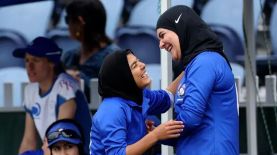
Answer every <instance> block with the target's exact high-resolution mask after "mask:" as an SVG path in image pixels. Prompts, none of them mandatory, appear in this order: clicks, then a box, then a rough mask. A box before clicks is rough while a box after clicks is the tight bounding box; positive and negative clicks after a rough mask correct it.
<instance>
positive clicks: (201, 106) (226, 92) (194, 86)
mask: <svg viewBox="0 0 277 155" xmlns="http://www.w3.org/2000/svg"><path fill="white" fill-rule="evenodd" d="M156 29H157V36H158V38H159V40H160V45H159V46H160V48H162V49H165V50H167V51H168V52H169V53H170V54H171V55H172V59H173V60H176V61H181V62H182V64H183V70H184V76H183V78H182V79H181V81H180V84H179V86H178V88H177V93H176V96H175V103H174V107H175V114H176V120H179V121H182V122H183V123H184V126H185V128H184V131H183V132H182V134H181V136H180V138H178V141H177V142H176V153H177V155H184V154H186V155H207V154H214V155H215V154H216V155H223V154H224V155H237V154H239V128H238V127H239V123H238V121H239V120H238V111H237V95H236V86H235V81H234V75H233V74H232V70H231V67H230V64H229V61H228V59H227V58H226V56H225V54H224V53H223V47H222V43H221V41H220V40H219V39H218V38H217V36H216V34H215V33H214V32H212V31H211V30H210V28H209V27H208V26H207V25H206V23H205V22H204V21H202V20H201V19H200V17H199V16H198V15H197V14H196V13H195V12H194V11H193V10H192V9H190V8H189V7H186V6H174V7H172V8H169V9H168V10H167V11H165V12H164V13H163V14H162V15H161V16H160V17H159V19H158V22H157V27H156Z"/></svg>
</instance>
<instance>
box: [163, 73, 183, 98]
mask: <svg viewBox="0 0 277 155" xmlns="http://www.w3.org/2000/svg"><path fill="white" fill-rule="evenodd" d="M183 76H184V71H183V72H182V73H181V74H179V76H178V77H177V78H176V79H174V80H173V81H172V82H171V83H170V84H169V85H168V86H167V88H166V90H168V91H170V92H171V93H172V94H173V95H175V93H176V90H177V87H178V85H179V82H180V80H181V79H182V77H183Z"/></svg>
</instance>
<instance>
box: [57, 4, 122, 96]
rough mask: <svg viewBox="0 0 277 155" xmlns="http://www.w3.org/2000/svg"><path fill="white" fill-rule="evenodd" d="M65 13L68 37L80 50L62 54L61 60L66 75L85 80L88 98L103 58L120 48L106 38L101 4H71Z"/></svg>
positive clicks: (104, 14)
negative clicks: (78, 43) (92, 79)
mask: <svg viewBox="0 0 277 155" xmlns="http://www.w3.org/2000/svg"><path fill="white" fill-rule="evenodd" d="M66 13H67V16H66V18H65V20H66V23H67V24H68V27H69V32H70V36H71V38H73V39H75V40H77V41H78V42H80V44H81V47H80V48H79V49H76V50H72V51H67V52H65V53H64V55H63V56H62V61H63V62H64V65H65V67H66V70H67V72H68V73H69V74H71V75H72V76H74V77H75V78H76V79H80V78H82V79H84V82H85V94H86V96H87V98H88V99H89V94H90V93H89V83H90V79H91V78H97V76H98V73H99V70H100V67H101V64H102V62H103V59H104V58H105V57H106V56H107V55H108V54H110V53H112V52H114V51H116V50H119V47H118V46H117V45H115V44H114V43H112V41H111V40H110V39H109V38H108V36H107V35H106V32H105V28H106V18H107V17H106V12H105V9H104V6H103V5H102V3H101V1H99V0H78V1H73V2H72V3H70V4H69V5H68V6H67V7H66ZM89 101H90V100H89Z"/></svg>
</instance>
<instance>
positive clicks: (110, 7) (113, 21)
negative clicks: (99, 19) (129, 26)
mask: <svg viewBox="0 0 277 155" xmlns="http://www.w3.org/2000/svg"><path fill="white" fill-rule="evenodd" d="M101 2H102V3H103V5H104V7H105V10H106V14H107V23H106V33H107V35H108V36H109V37H110V38H112V39H114V37H115V31H116V29H117V27H118V25H119V21H120V18H121V13H122V9H123V5H124V0H114V1H111V0H101Z"/></svg>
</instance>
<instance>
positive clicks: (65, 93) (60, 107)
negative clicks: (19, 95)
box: [13, 37, 91, 153]
mask: <svg viewBox="0 0 277 155" xmlns="http://www.w3.org/2000/svg"><path fill="white" fill-rule="evenodd" d="M61 54H62V49H60V48H59V47H58V46H57V44H56V43H55V42H54V41H52V40H50V39H48V38H44V37H37V38H36V39H34V40H33V42H32V43H31V44H30V45H28V46H27V47H26V48H19V49H16V50H15V51H14V52H13V55H14V56H15V57H18V58H24V59H25V65H26V70H27V74H28V77H29V80H30V82H31V83H29V84H28V85H27V86H26V87H25V90H24V102H23V105H24V108H25V110H26V119H25V131H24V136H23V139H22V142H21V145H20V149H19V153H23V152H25V151H28V150H35V149H36V145H37V141H36V140H37V138H36V135H37V134H36V133H37V132H38V134H39V136H40V138H41V140H44V135H45V131H46V129H47V127H48V126H49V125H50V124H51V123H53V122H54V121H56V120H58V119H63V118H72V119H75V120H76V121H78V122H79V123H80V124H81V125H82V128H83V130H84V131H83V133H85V134H86V135H89V131H90V128H91V117H90V112H89V109H88V104H87V100H86V98H85V95H84V94H83V93H82V91H81V89H80V87H79V84H78V82H77V81H76V80H75V79H74V78H72V77H71V76H70V75H68V74H66V73H64V69H63V68H62V64H61V61H60V57H61ZM19 78H20V77H19ZM85 138H86V139H85V146H86V148H88V144H89V137H88V136H87V137H85ZM86 152H88V149H87V150H86Z"/></svg>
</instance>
